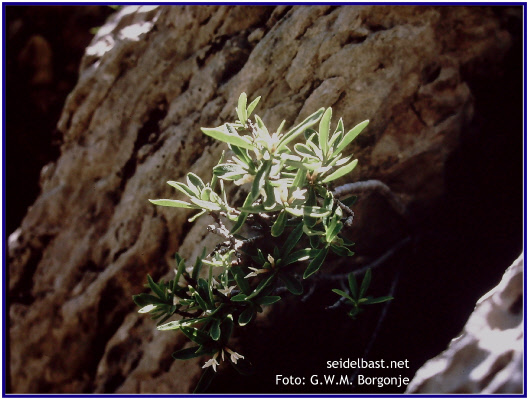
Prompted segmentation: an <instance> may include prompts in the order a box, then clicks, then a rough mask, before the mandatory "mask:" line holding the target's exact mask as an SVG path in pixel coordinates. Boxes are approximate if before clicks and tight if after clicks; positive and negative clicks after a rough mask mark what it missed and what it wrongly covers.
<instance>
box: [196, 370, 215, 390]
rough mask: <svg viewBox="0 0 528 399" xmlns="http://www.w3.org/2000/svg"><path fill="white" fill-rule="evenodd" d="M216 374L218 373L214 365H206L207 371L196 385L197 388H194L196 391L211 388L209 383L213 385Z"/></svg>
mask: <svg viewBox="0 0 528 399" xmlns="http://www.w3.org/2000/svg"><path fill="white" fill-rule="evenodd" d="M215 375H216V373H215V371H214V370H213V368H212V367H206V369H205V371H204V372H203V373H202V376H201V377H200V380H199V381H198V384H197V385H196V388H194V393H204V392H205V391H206V390H207V388H209V385H211V382H212V381H213V379H214V377H215Z"/></svg>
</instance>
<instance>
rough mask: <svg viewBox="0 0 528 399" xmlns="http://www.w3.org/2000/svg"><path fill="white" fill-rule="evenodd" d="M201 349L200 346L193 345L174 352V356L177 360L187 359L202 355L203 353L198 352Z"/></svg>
mask: <svg viewBox="0 0 528 399" xmlns="http://www.w3.org/2000/svg"><path fill="white" fill-rule="evenodd" d="M198 349H200V347H199V346H192V347H190V348H185V349H180V350H178V351H176V352H174V353H173V354H172V357H173V358H174V359H176V360H187V359H192V358H193V357H198V356H201V353H196V352H197V351H198Z"/></svg>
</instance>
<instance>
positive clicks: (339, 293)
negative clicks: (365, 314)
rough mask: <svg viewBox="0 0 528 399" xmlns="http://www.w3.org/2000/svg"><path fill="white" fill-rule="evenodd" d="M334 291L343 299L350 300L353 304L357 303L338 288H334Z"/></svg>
mask: <svg viewBox="0 0 528 399" xmlns="http://www.w3.org/2000/svg"><path fill="white" fill-rule="evenodd" d="M332 291H333V292H335V293H336V294H337V295H341V296H342V297H345V298H346V299H349V300H350V301H351V302H356V301H354V300H353V299H352V298H351V297H350V295H348V294H347V293H346V292H344V291H341V290H338V289H337V288H334V289H333V290H332Z"/></svg>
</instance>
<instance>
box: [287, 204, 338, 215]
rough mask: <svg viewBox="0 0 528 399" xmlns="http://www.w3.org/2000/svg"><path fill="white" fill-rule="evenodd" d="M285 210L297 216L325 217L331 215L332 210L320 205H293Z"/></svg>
mask: <svg viewBox="0 0 528 399" xmlns="http://www.w3.org/2000/svg"><path fill="white" fill-rule="evenodd" d="M284 210H285V211H286V212H288V213H291V214H292V215H293V216H297V217H299V216H303V215H305V216H311V217H324V216H328V215H330V213H331V212H332V211H331V210H330V209H325V208H321V207H319V206H293V207H286V208H284Z"/></svg>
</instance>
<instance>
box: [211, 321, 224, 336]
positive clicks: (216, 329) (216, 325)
mask: <svg viewBox="0 0 528 399" xmlns="http://www.w3.org/2000/svg"><path fill="white" fill-rule="evenodd" d="M220 321H221V320H220V319H215V320H214V321H213V325H212V326H211V330H210V335H211V338H212V339H213V340H215V341H218V339H219V338H220Z"/></svg>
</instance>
